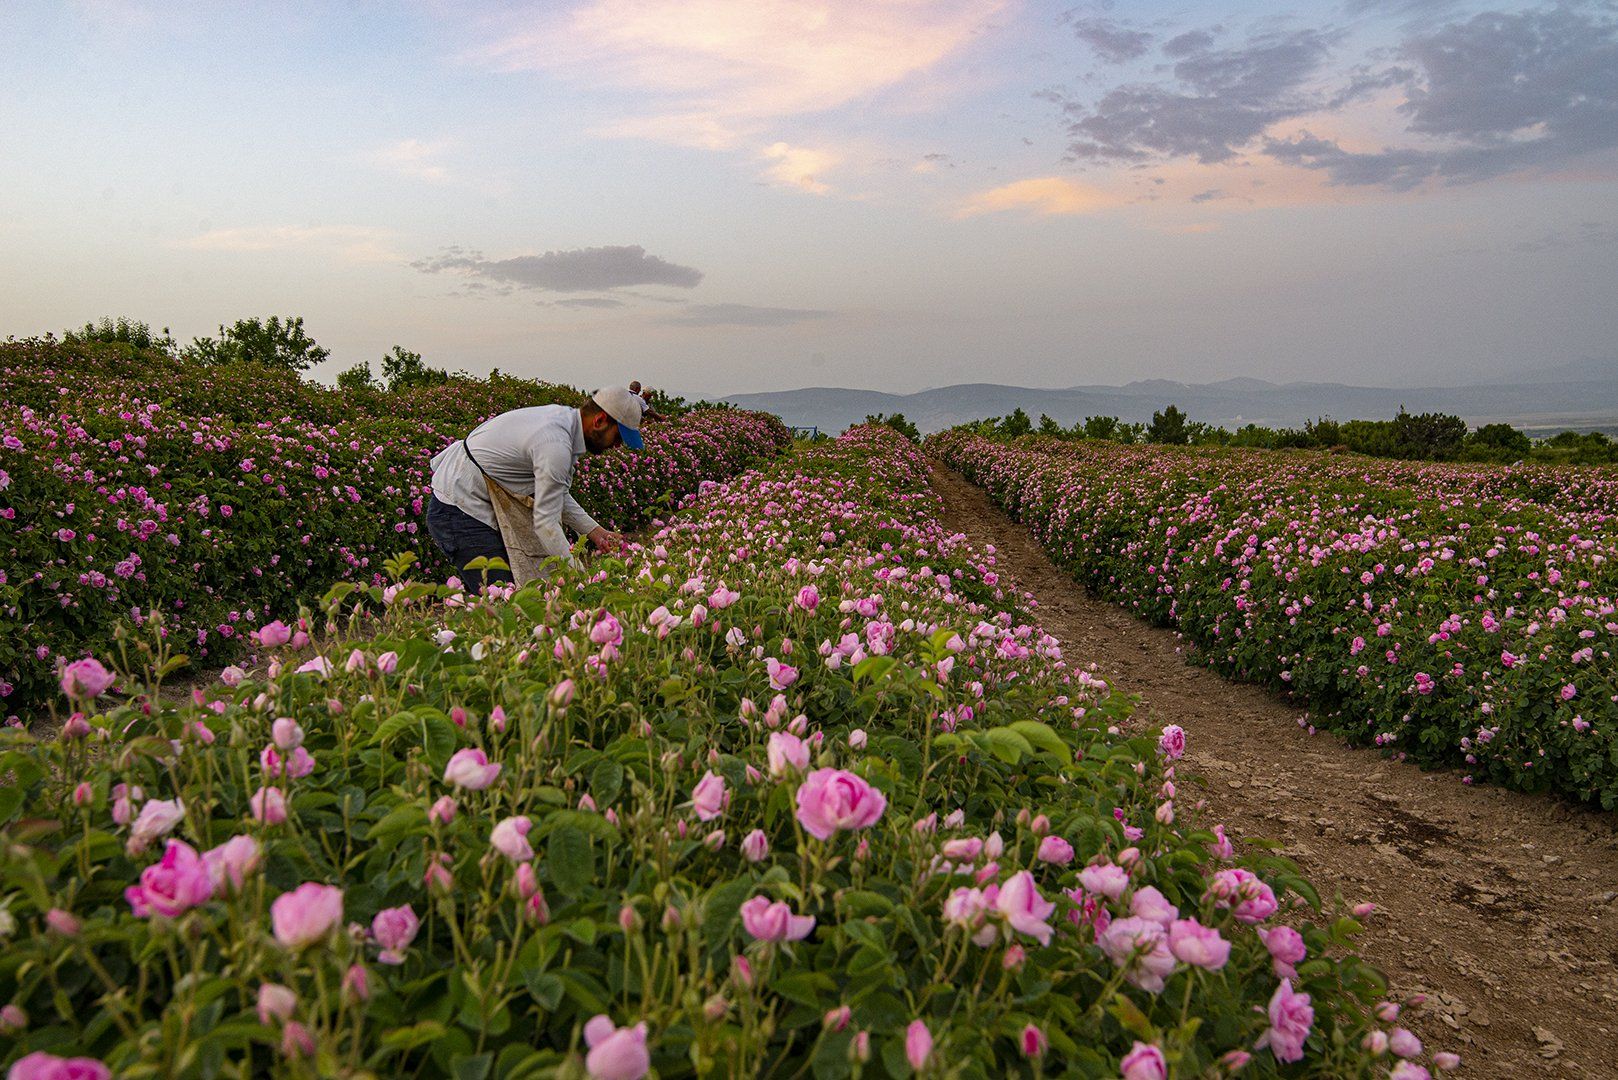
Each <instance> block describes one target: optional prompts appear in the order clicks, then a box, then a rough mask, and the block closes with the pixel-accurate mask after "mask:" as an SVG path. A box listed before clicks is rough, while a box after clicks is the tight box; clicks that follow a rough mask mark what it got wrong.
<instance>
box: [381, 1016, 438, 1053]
mask: <svg viewBox="0 0 1618 1080" xmlns="http://www.w3.org/2000/svg"><path fill="white" fill-rule="evenodd" d="M444 1031H445V1028H444V1025H443V1024H440V1023H439V1022H438V1021H437V1020H423V1021H421V1022H420V1023H418V1024H411V1025H410V1026H409V1027H402V1028H394V1029H393V1030H392V1031H388V1032H384V1033H383V1035H382V1040H381V1041H382V1045H383V1047H385V1048H386V1049H389V1050H409V1049H410V1048H412V1047H415V1046H421V1045H422V1044H424V1043H429V1042H432V1041H433V1040H434V1039H439V1038H442V1037H443V1035H444Z"/></svg>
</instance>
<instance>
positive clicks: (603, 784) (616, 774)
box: [590, 761, 624, 807]
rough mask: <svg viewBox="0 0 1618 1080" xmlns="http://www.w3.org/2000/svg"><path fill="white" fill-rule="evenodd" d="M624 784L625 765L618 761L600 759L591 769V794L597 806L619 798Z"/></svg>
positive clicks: (605, 804)
mask: <svg viewBox="0 0 1618 1080" xmlns="http://www.w3.org/2000/svg"><path fill="white" fill-rule="evenodd" d="M623 786H624V767H623V766H622V765H620V764H618V763H617V762H616V761H598V762H596V767H595V768H593V769H591V770H590V795H591V797H592V798H594V799H595V801H596V805H597V806H602V807H605V806H607V805H609V804H610V803H612V802H613V800H615V799H617V798H618V793H619V792H620V791H622V790H623Z"/></svg>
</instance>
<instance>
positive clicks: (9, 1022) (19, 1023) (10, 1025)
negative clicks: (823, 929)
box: [0, 1004, 847, 1035]
mask: <svg viewBox="0 0 1618 1080" xmlns="http://www.w3.org/2000/svg"><path fill="white" fill-rule="evenodd" d="M844 1008H847V1006H844ZM27 1026H28V1014H27V1013H26V1012H24V1011H23V1010H22V1008H21V1007H20V1006H18V1005H11V1004H7V1005H3V1006H0V1035H15V1034H17V1033H18V1032H19V1031H22V1030H23V1029H24V1028H26V1027H27Z"/></svg>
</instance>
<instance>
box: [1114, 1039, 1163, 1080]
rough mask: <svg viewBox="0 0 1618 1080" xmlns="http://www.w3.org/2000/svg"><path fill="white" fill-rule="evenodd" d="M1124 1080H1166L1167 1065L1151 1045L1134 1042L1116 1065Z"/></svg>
mask: <svg viewBox="0 0 1618 1080" xmlns="http://www.w3.org/2000/svg"><path fill="white" fill-rule="evenodd" d="M1118 1070H1119V1072H1121V1073H1122V1074H1123V1078H1124V1080H1168V1075H1169V1063H1168V1062H1167V1061H1166V1060H1165V1059H1164V1057H1163V1051H1161V1050H1159V1049H1158V1048H1157V1047H1156V1046H1154V1045H1152V1044H1151V1043H1143V1042H1138V1041H1137V1042H1136V1043H1135V1045H1134V1046H1132V1047H1130V1049H1129V1053H1127V1054H1125V1055H1124V1059H1123V1060H1122V1061H1120V1062H1119V1063H1118Z"/></svg>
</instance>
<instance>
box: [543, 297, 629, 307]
mask: <svg viewBox="0 0 1618 1080" xmlns="http://www.w3.org/2000/svg"><path fill="white" fill-rule="evenodd" d="M551 302H552V303H554V304H556V305H557V306H559V307H573V308H615V307H623V306H624V302H623V301H622V300H614V299H613V298H612V297H610V296H570V297H568V298H566V299H564V300H553V301H551Z"/></svg>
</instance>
